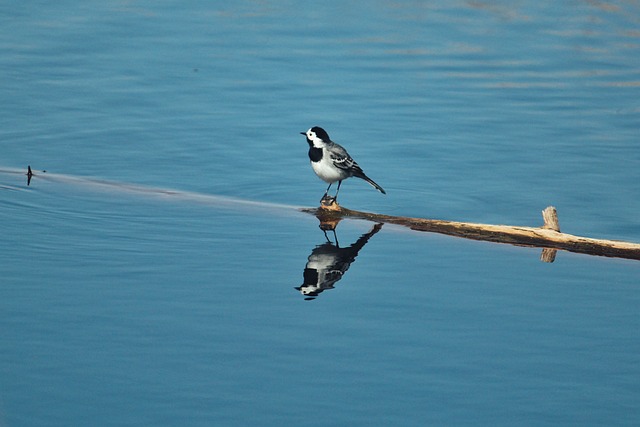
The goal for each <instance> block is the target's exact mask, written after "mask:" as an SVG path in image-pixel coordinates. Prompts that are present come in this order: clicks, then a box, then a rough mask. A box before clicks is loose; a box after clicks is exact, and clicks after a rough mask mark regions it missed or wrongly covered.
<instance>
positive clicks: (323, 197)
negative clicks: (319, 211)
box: [320, 182, 333, 204]
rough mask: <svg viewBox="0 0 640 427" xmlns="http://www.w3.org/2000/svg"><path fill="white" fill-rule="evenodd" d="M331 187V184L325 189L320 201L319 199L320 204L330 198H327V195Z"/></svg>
mask: <svg viewBox="0 0 640 427" xmlns="http://www.w3.org/2000/svg"><path fill="white" fill-rule="evenodd" d="M332 185H333V182H332V183H331V184H329V186H328V187H327V191H325V192H324V196H322V199H320V204H322V203H323V202H324V201H325V200H327V199H328V198H330V197H329V196H328V194H329V189H331V186H332Z"/></svg>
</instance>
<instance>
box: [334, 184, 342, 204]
mask: <svg viewBox="0 0 640 427" xmlns="http://www.w3.org/2000/svg"><path fill="white" fill-rule="evenodd" d="M341 185H342V181H338V189H337V190H336V195H335V196H333V201H334V202H337V200H338V192H339V191H340V186H341Z"/></svg>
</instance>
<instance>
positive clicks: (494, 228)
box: [302, 204, 640, 262]
mask: <svg viewBox="0 0 640 427" xmlns="http://www.w3.org/2000/svg"><path fill="white" fill-rule="evenodd" d="M302 211H304V212H308V213H311V214H314V215H316V216H317V217H318V218H319V219H320V221H324V220H327V221H329V220H334V221H335V220H336V219H341V218H359V219H366V220H369V221H375V222H382V223H388V224H396V225H401V226H404V227H408V228H410V229H412V230H416V231H425V232H431V233H440V234H447V235H449V236H457V237H463V238H465V239H474V240H484V241H488V242H496V243H508V244H511V245H517V246H529V247H539V248H543V249H549V250H548V251H545V252H544V253H543V254H542V260H543V261H545V262H553V260H554V259H555V250H557V249H561V250H565V251H569V252H577V253H582V254H588V255H598V256H606V257H616V258H627V259H635V260H640V244H638V243H628V242H622V241H618V240H602V239H592V238H588V237H580V236H574V235H571V234H566V233H561V232H560V227H559V225H558V215H557V211H556V209H555V208H554V207H553V206H549V207H548V208H546V209H545V210H544V211H542V216H543V219H544V225H543V226H541V227H518V226H510V225H491V224H474V223H469V222H456V221H443V220H437V219H424V218H410V217H403V216H391V215H381V214H376V213H369V212H359V211H354V210H351V209H346V208H343V207H340V206H338V205H337V204H336V205H335V206H328V207H325V206H320V207H319V208H315V209H302Z"/></svg>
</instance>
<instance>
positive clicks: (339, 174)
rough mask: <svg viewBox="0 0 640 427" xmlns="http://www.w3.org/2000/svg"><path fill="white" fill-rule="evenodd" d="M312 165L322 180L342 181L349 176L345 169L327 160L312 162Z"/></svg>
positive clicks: (328, 181) (330, 181) (329, 181)
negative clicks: (338, 167)
mask: <svg viewBox="0 0 640 427" xmlns="http://www.w3.org/2000/svg"><path fill="white" fill-rule="evenodd" d="M311 167H312V168H313V171H314V172H315V173H316V175H318V177H319V178H320V179H321V180H323V181H324V182H326V183H329V184H331V183H333V182H337V181H342V180H343V179H345V178H347V177H348V175H347V173H346V172H345V171H343V170H341V169H337V168H336V167H335V166H333V165H332V164H330V163H327V162H322V161H320V162H311Z"/></svg>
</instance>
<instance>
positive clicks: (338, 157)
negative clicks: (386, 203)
mask: <svg viewBox="0 0 640 427" xmlns="http://www.w3.org/2000/svg"><path fill="white" fill-rule="evenodd" d="M300 133H301V134H302V135H304V136H305V137H306V138H307V143H308V144H309V159H311V167H312V168H313V171H314V172H315V173H316V175H318V177H319V178H320V179H321V180H323V181H325V182H328V183H329V186H328V187H327V191H325V192H324V196H323V197H322V199H321V200H320V201H321V202H322V201H324V200H325V199H326V198H327V197H328V196H327V194H328V193H329V189H330V188H331V186H332V185H333V184H334V183H335V182H336V181H337V182H338V189H337V190H336V195H335V196H334V197H332V198H330V199H331V200H332V201H335V200H336V199H337V197H338V192H339V191H340V184H342V181H343V180H345V179H347V178H351V177H352V176H355V177H357V178H361V179H364V180H365V181H367V182H368V183H369V184H371V185H372V186H373V187H374V188H375V189H376V190H378V191H379V192H381V193H382V194H387V193H386V192H385V191H384V189H383V188H382V187H380V186H379V185H378V184H376V183H375V182H374V181H373V180H372V179H371V178H369V177H368V176H367V175H365V174H364V172H363V170H362V169H361V168H360V166H358V164H357V163H356V162H355V160H353V159H352V158H351V156H350V155H349V153H347V150H345V149H344V148H343V147H342V146H341V145H338V144H336V143H335V142H333V141H331V138H329V134H328V133H327V132H326V131H325V130H324V129H322V128H321V127H318V126H314V127H312V128H311V129H309V130H308V131H306V132H300Z"/></svg>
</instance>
